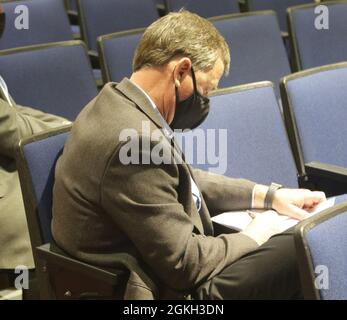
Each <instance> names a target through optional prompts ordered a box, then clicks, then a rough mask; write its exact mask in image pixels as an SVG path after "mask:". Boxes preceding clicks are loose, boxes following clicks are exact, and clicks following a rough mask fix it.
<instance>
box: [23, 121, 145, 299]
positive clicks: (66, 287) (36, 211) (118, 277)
mask: <svg viewBox="0 0 347 320" xmlns="http://www.w3.org/2000/svg"><path fill="white" fill-rule="evenodd" d="M70 128H71V127H70V126H66V127H62V128H57V129H53V130H50V131H47V132H44V133H40V134H37V135H35V136H33V137H30V138H26V139H25V140H24V141H21V142H20V145H19V149H18V152H17V166H18V173H19V178H20V184H21V189H22V194H23V201H24V206H25V212H26V217H27V221H28V228H29V235H30V240H31V246H32V248H33V256H34V261H35V266H36V276H37V279H38V281H39V293H40V297H41V299H45V300H46V299H69V300H76V299H84V300H86V299H116V298H118V299H121V298H122V297H123V293H124V292H123V290H124V281H125V280H126V279H127V277H128V269H127V268H128V267H130V265H131V268H132V269H135V268H136V267H137V265H136V264H134V263H132V260H131V257H130V256H129V255H126V254H122V253H120V254H119V257H118V258H119V259H118V260H119V265H117V266H115V267H114V268H112V269H111V268H102V267H98V266H94V265H90V264H87V263H84V262H82V261H79V260H77V259H75V258H73V257H72V256H70V255H69V254H67V253H66V252H64V251H63V250H61V249H60V248H59V247H58V246H57V245H56V244H55V243H54V240H53V237H52V234H51V219H52V190H53V184H54V172H55V165H56V161H57V159H58V157H59V156H60V155H61V153H62V151H63V148H64V144H65V142H66V140H67V139H68V137H69V131H70ZM136 271H138V272H141V270H137V269H136Z"/></svg>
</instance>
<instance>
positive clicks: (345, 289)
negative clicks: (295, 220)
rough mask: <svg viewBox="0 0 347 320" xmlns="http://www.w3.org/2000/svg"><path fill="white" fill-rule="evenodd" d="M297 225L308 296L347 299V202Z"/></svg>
mask: <svg viewBox="0 0 347 320" xmlns="http://www.w3.org/2000/svg"><path fill="white" fill-rule="evenodd" d="M341 200H344V201H343V202H342V203H340V204H339V205H337V206H334V207H333V208H330V209H327V210H326V211H324V212H322V213H320V214H318V215H317V216H313V217H312V218H309V219H308V220H304V221H303V222H301V223H299V224H298V225H297V226H296V229H295V233H294V239H295V245H296V252H297V259H298V266H299V271H300V279H301V283H302V289H303V294H304V298H305V299H309V300H315V299H318V300H346V299H347V278H346V273H347V263H346V251H347V245H346V244H347V232H346V230H347V202H346V198H343V199H340V201H341Z"/></svg>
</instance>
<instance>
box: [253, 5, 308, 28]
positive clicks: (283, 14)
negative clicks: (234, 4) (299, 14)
mask: <svg viewBox="0 0 347 320" xmlns="http://www.w3.org/2000/svg"><path fill="white" fill-rule="evenodd" d="M313 2H314V1H313V0H247V4H248V9H249V11H255V10H274V11H275V12H276V14H277V16H278V20H279V23H280V27H281V30H282V31H284V32H286V31H287V8H289V7H292V6H297V5H301V4H305V3H313Z"/></svg>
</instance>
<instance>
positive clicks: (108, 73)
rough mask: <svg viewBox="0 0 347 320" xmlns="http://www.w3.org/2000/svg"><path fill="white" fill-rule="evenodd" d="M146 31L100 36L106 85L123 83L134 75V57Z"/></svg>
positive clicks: (136, 30)
mask: <svg viewBox="0 0 347 320" xmlns="http://www.w3.org/2000/svg"><path fill="white" fill-rule="evenodd" d="M143 31H144V29H135V30H131V31H122V32H117V33H112V34H108V35H105V36H100V37H99V38H98V52H99V57H100V65H101V70H102V74H103V81H104V83H106V82H109V81H116V82H119V81H121V80H122V79H123V78H124V77H129V76H130V75H131V73H132V57H133V56H134V53H135V49H136V47H137V45H138V43H139V41H140V39H141V36H142V34H143Z"/></svg>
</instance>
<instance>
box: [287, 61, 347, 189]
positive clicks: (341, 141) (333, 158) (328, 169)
mask: <svg viewBox="0 0 347 320" xmlns="http://www.w3.org/2000/svg"><path fill="white" fill-rule="evenodd" d="M346 83H347V62H342V63H337V64H332V65H327V66H322V67H316V68H314V69H308V70H305V71H301V72H298V73H294V74H292V75H289V76H287V77H284V78H283V79H282V81H281V94H282V102H283V112H284V118H285V121H286V127H287V130H288V134H289V137H290V141H291V145H292V149H293V151H294V156H295V159H296V163H297V167H298V169H299V172H300V174H301V175H306V174H307V175H308V176H310V175H311V176H312V177H311V179H312V178H314V176H317V179H318V178H319V179H323V178H324V179H328V180H331V188H332V192H333V193H346V192H347V187H346V186H347V183H346V182H347V179H346V176H347V126H346V119H347V109H346V101H347V90H346ZM340 184H341V185H340ZM340 188H341V189H340Z"/></svg>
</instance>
